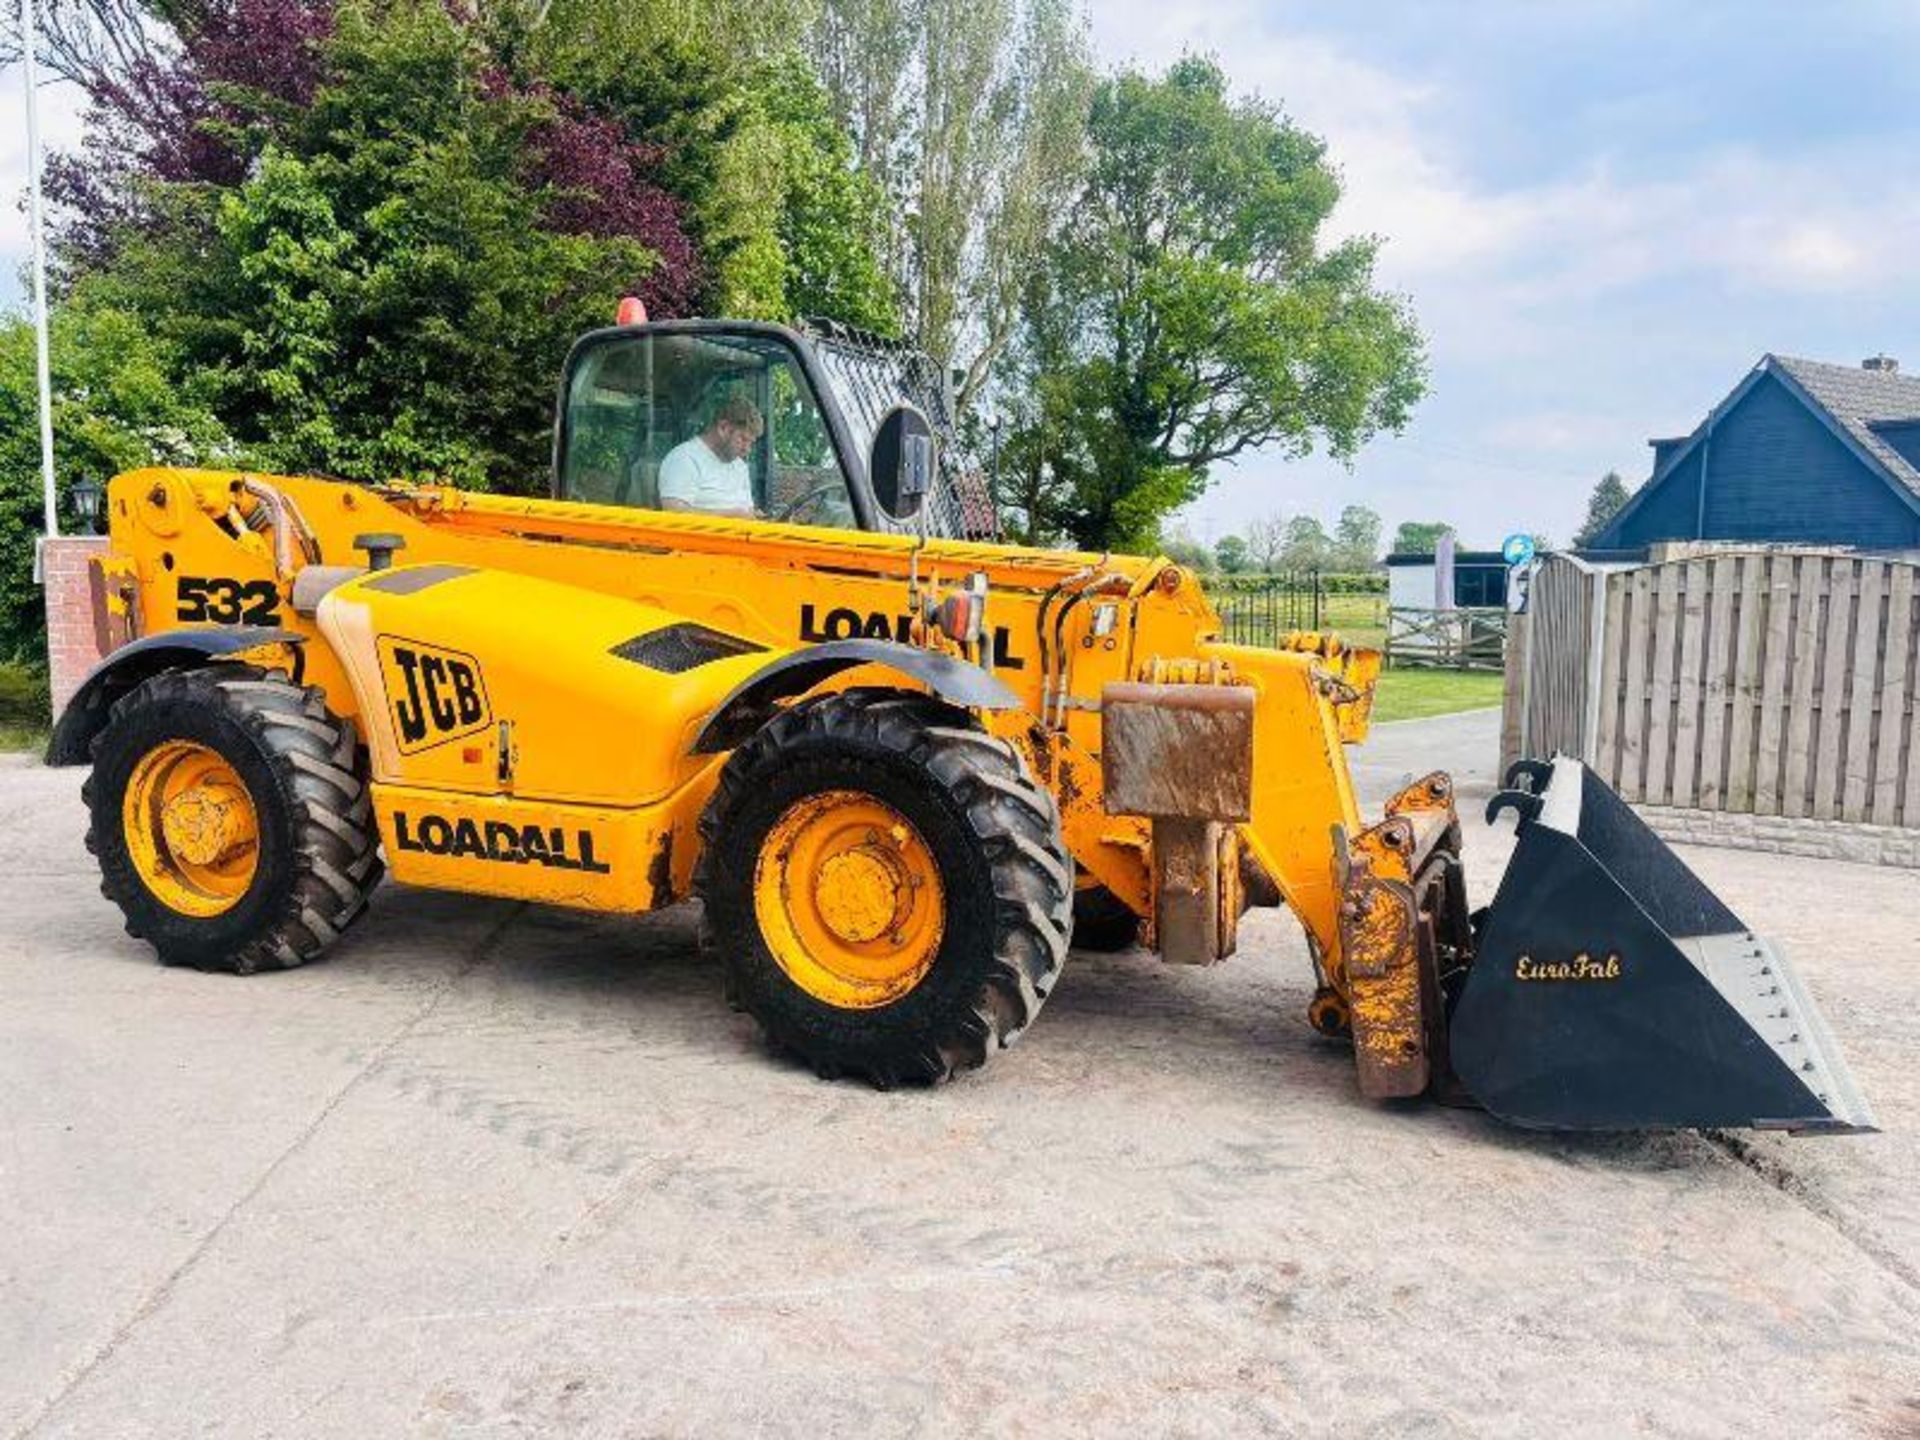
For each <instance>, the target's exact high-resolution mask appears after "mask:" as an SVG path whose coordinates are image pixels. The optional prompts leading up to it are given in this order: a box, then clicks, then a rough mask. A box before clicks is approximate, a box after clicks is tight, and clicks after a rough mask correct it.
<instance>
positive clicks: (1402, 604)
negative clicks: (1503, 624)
mask: <svg viewBox="0 0 1920 1440" xmlns="http://www.w3.org/2000/svg"><path fill="white" fill-rule="evenodd" d="M1438 563H1439V562H1438V558H1437V557H1436V556H1434V555H1433V554H1432V553H1427V554H1399V555H1389V556H1387V604H1388V605H1390V606H1393V607H1394V608H1396V609H1408V610H1437V609H1439V608H1441V605H1440V596H1439V589H1438V583H1437V577H1436V572H1437V567H1438ZM1510 573H1511V571H1510V568H1509V567H1508V565H1507V562H1506V561H1505V560H1503V559H1502V558H1501V556H1500V552H1499V551H1498V550H1456V551H1454V552H1453V605H1454V606H1455V607H1456V608H1459V609H1462V610H1491V609H1497V608H1499V607H1502V606H1504V605H1505V604H1506V603H1507V579H1508V576H1509V574H1510Z"/></svg>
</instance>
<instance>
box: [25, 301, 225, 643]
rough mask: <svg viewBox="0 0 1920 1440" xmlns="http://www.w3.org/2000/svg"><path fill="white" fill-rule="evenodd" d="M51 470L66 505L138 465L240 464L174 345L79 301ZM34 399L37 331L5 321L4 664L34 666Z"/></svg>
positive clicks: (37, 627)
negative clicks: (68, 497) (70, 495)
mask: <svg viewBox="0 0 1920 1440" xmlns="http://www.w3.org/2000/svg"><path fill="white" fill-rule="evenodd" d="M50 338H51V340H52V355H51V360H52V379H53V434H54V462H55V467H56V471H57V473H58V475H59V477H60V480H61V484H62V498H63V503H64V493H65V491H66V490H67V489H70V488H71V487H72V486H73V485H75V484H77V483H78V482H80V481H83V480H84V481H88V482H90V483H92V484H95V485H101V486H104V485H105V484H106V482H107V481H108V480H109V479H111V478H112V477H113V476H114V475H116V474H118V473H119V472H120V471H122V470H132V469H138V468H139V467H140V466H143V465H167V464H172V465H183V464H184V465H193V464H226V463H233V462H234V461H235V460H236V459H237V458H238V457H236V456H235V454H234V452H233V448H232V443H231V441H230V439H229V438H228V436H227V434H226V431H225V429H224V427H222V426H221V424H220V423H219V421H217V420H216V419H214V417H213V414H212V411H211V409H210V408H209V406H208V403H207V401H208V396H207V393H206V386H205V384H204V383H196V382H195V381H194V380H192V379H188V380H187V381H186V382H184V383H183V382H182V381H181V380H180V379H179V378H178V377H179V376H180V374H181V367H180V365H179V363H178V357H177V356H176V355H174V354H172V353H171V352H170V350H169V347H168V345H167V343H166V342H165V341H164V340H162V339H161V338H160V337H158V336H156V335H155V334H154V333H153V331H152V330H151V329H150V328H149V327H148V326H147V325H145V324H144V323H143V322H142V321H141V320H140V319H139V317H137V316H135V315H132V314H129V313H127V312H126V311H124V310H122V309H120V308H119V307H118V306H113V305H101V304H96V303H94V301H93V299H92V297H91V295H90V294H89V293H87V292H85V291H84V290H83V291H82V292H80V293H78V294H76V295H74V296H73V297H71V298H70V299H69V301H68V303H67V304H65V305H63V306H61V307H60V308H59V309H58V310H56V311H55V312H54V315H53V324H52V334H51V337H50ZM38 406H39V394H38V387H37V384H36V381H35V377H34V344H33V327H32V326H31V325H30V324H28V323H27V321H26V320H25V319H24V318H22V317H21V316H19V315H15V314H8V315H0V659H26V660H32V661H38V660H41V659H43V658H44V656H45V650H46V619H45V614H44V611H43V608H42V605H43V601H42V597H41V593H40V587H39V586H38V585H37V584H35V583H34V580H33V547H34V542H35V540H36V539H37V538H38V536H39V534H40V529H41V490H40V432H39V428H38V421H37V419H36V416H37V415H38Z"/></svg>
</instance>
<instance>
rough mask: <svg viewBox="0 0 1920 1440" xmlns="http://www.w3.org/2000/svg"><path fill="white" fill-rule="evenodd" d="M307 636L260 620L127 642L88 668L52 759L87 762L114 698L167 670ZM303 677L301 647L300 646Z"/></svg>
mask: <svg viewBox="0 0 1920 1440" xmlns="http://www.w3.org/2000/svg"><path fill="white" fill-rule="evenodd" d="M305 641H306V636H304V635H300V634H298V633H296V632H294V631H292V630H275V629H267V628H263V627H261V626H257V625H219V626H213V627H211V628H208V629H204V630H169V631H167V632H165V633H164V634H160V635H148V636H145V637H143V638H142V639H139V640H135V641H134V642H133V643H132V644H130V645H122V646H121V647H120V648H119V649H118V650H116V651H114V652H113V653H112V654H111V655H109V656H107V658H106V659H104V660H102V661H101V662H100V663H99V664H98V665H96V666H94V667H93V669H92V670H91V671H90V672H89V673H88V675H87V678H86V679H85V680H82V681H81V682H80V688H79V689H78V690H76V691H74V692H73V698H72V699H71V700H69V701H68V702H67V706H66V709H64V710H62V711H61V712H60V721H59V723H58V724H57V725H55V726H54V728H53V739H52V740H51V741H50V742H49V743H48V745H47V764H49V765H84V764H86V763H87V762H88V760H89V759H91V758H92V748H93V738H94V736H96V735H98V734H99V733H100V732H101V730H103V729H105V728H106V724H107V715H108V712H109V711H111V710H112V709H113V702H114V701H116V700H118V699H119V698H120V697H121V696H122V695H125V694H126V693H127V692H128V691H129V690H132V689H133V688H134V687H135V686H137V685H139V684H140V683H142V682H143V681H146V680H150V679H152V678H153V677H154V676H155V675H158V674H159V673H160V672H161V671H163V670H193V669H197V668H199V667H200V666H202V665H208V664H212V663H214V662H215V661H218V660H221V659H224V658H226V657H230V656H233V655H238V654H241V653H243V652H245V651H248V650H257V649H260V648H261V647H263V646H267V645H289V646H299V645H302V644H304V643H305ZM292 653H293V657H294V674H295V678H296V679H297V678H298V677H299V671H300V661H301V651H300V650H298V649H295V650H294V651H293V652H292Z"/></svg>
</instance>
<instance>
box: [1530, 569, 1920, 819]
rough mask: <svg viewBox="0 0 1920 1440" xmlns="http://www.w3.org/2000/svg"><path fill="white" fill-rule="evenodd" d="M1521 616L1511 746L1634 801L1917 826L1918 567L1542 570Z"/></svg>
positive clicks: (1919, 704)
mask: <svg viewBox="0 0 1920 1440" xmlns="http://www.w3.org/2000/svg"><path fill="white" fill-rule="evenodd" d="M1528 609H1529V613H1528V616H1527V620H1526V625H1527V632H1528V633H1527V635H1526V639H1525V643H1524V644H1523V645H1516V646H1515V647H1514V648H1515V652H1516V663H1515V666H1514V667H1513V670H1512V671H1510V676H1509V679H1510V684H1509V690H1510V691H1511V690H1512V689H1513V688H1515V686H1516V685H1517V686H1518V688H1519V689H1520V692H1521V693H1520V696H1519V697H1518V699H1517V703H1516V701H1515V700H1513V699H1510V707H1511V712H1512V713H1510V716H1509V724H1508V727H1507V728H1508V741H1507V743H1508V745H1509V746H1510V747H1517V749H1518V750H1520V751H1524V752H1525V753H1529V754H1536V755H1545V754H1551V753H1553V752H1554V751H1556V750H1558V751H1563V752H1566V753H1568V754H1575V755H1579V756H1581V757H1582V758H1583V759H1585V760H1586V761H1587V762H1588V763H1589V764H1591V765H1592V766H1593V767H1594V769H1595V771H1596V772H1597V773H1598V774H1599V776H1600V777H1601V778H1602V779H1604V780H1605V781H1607V782H1608V783H1609V784H1610V785H1612V786H1613V787H1614V788H1615V789H1617V790H1618V791H1619V792H1620V793H1621V795H1623V796H1624V797H1625V798H1626V799H1628V800H1631V801H1635V802H1641V803H1646V804H1651V805H1673V806H1679V807H1684V808H1692V809H1708V810H1732V811H1741V812H1746V813H1751V814H1758V815H1782V816H1789V817H1803V818H1809V819H1816V820H1844V821H1854V822H1864V823H1870V824H1875V825H1901V826H1908V827H1912V828H1920V698H1917V697H1916V685H1917V682H1920V565H1915V564H1914V563H1911V562H1908V561H1904V560H1896V559H1888V558H1881V557H1875V556H1864V555H1855V554H1847V553H1834V552H1809V551H1766V550H1721V551H1713V552H1708V553H1703V554H1696V555H1691V556H1686V557H1684V558H1679V559H1673V560H1666V561H1662V562H1660V563H1658V564H1652V565H1642V566H1636V567H1634V568H1631V569H1616V570H1612V571H1609V572H1604V573H1602V572H1597V571H1594V570H1592V569H1590V568H1589V567H1586V566H1583V565H1580V564H1579V563H1578V562H1576V561H1572V560H1571V559H1570V558H1568V557H1562V556H1554V557H1551V558H1549V559H1548V560H1547V561H1545V562H1543V564H1542V565H1541V566H1540V567H1539V569H1538V570H1537V571H1536V573H1535V574H1534V576H1533V583H1532V589H1531V592H1530V595H1529V605H1528ZM1515 671H1517V673H1514V672H1515ZM1516 720H1517V722H1518V723H1515V721H1516Z"/></svg>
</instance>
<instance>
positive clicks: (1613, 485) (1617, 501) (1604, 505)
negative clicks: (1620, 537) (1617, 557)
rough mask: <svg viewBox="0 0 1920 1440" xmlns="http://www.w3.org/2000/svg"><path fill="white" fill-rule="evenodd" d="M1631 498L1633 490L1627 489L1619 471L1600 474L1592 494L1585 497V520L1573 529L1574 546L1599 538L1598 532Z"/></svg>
mask: <svg viewBox="0 0 1920 1440" xmlns="http://www.w3.org/2000/svg"><path fill="white" fill-rule="evenodd" d="M1632 498H1633V492H1632V491H1630V490H1628V489H1627V482H1626V481H1624V480H1622V479H1621V478H1620V472H1619V471H1617V470H1609V471H1607V473H1606V474H1604V475H1602V476H1601V477H1600V482H1599V484H1597V485H1595V486H1594V487H1593V494H1592V495H1590V496H1589V497H1588V498H1587V518H1586V522H1585V523H1584V524H1583V525H1581V527H1580V528H1579V529H1578V530H1576V531H1574V534H1573V544H1574V548H1575V549H1578V548H1580V547H1581V546H1584V545H1591V544H1593V542H1594V541H1595V540H1597V539H1599V538H1600V532H1601V531H1602V530H1604V529H1606V528H1607V526H1608V525H1609V524H1610V523H1612V521H1613V517H1614V516H1616V515H1618V514H1619V513H1620V512H1621V511H1622V510H1624V509H1625V508H1626V505H1627V501H1629V500H1631V499H1632Z"/></svg>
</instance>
